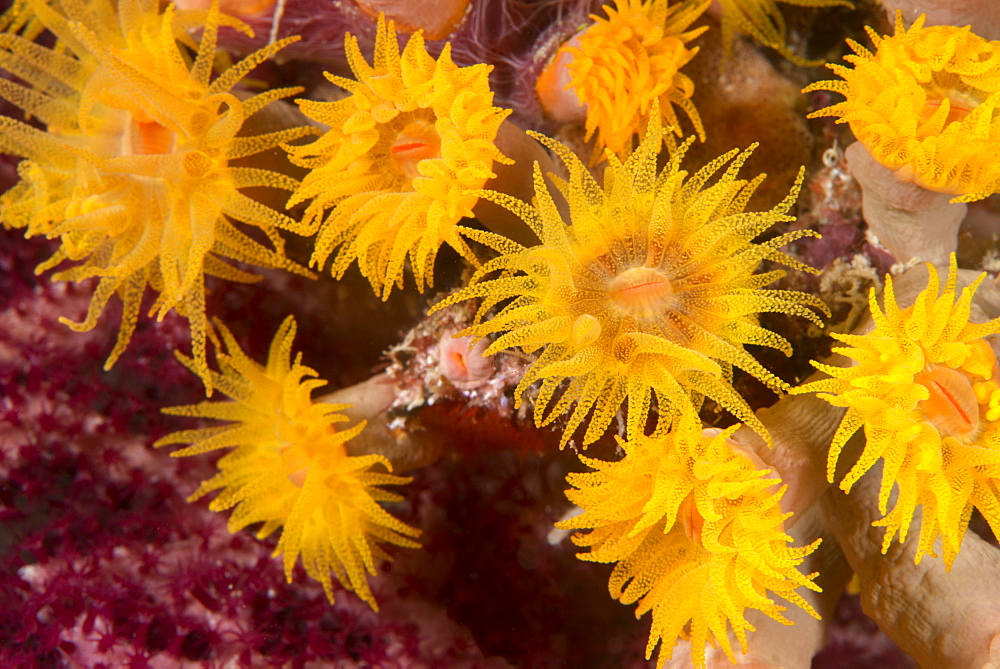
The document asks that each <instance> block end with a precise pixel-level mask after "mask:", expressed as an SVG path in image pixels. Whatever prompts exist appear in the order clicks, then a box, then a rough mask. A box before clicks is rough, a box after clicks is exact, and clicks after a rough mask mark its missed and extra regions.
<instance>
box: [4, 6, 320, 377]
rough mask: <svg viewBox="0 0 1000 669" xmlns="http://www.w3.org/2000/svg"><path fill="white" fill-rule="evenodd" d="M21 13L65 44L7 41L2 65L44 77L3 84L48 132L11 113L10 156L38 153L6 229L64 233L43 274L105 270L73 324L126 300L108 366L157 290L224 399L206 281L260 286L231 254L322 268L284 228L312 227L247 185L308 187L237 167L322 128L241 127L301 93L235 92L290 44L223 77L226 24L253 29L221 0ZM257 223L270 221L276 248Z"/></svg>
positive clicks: (80, 326)
mask: <svg viewBox="0 0 1000 669" xmlns="http://www.w3.org/2000/svg"><path fill="white" fill-rule="evenodd" d="M17 9H18V10H19V11H25V12H31V13H33V15H34V16H35V17H36V20H37V21H38V22H40V23H41V24H43V25H44V26H45V27H46V28H47V29H48V30H49V31H51V32H52V33H53V34H54V35H55V37H56V39H57V45H56V47H55V48H53V49H49V48H46V47H43V46H40V45H38V44H35V43H34V42H32V41H31V40H29V39H27V38H26V37H23V36H20V35H15V34H11V33H7V34H2V35H0V66H2V67H4V68H5V69H7V70H8V71H9V72H11V73H12V74H14V75H16V76H17V77H19V78H20V79H22V80H24V81H25V82H26V83H27V84H29V85H30V86H24V85H21V84H18V83H15V82H13V81H11V80H9V79H3V78H0V96H3V97H4V98H7V99H8V100H11V101H13V102H15V103H17V104H18V105H19V106H21V107H22V108H23V109H24V110H25V112H26V113H28V114H30V115H31V116H32V117H33V118H34V119H36V120H38V121H40V122H41V123H43V124H45V126H46V127H47V132H42V131H40V130H38V129H37V128H34V127H32V126H29V125H28V124H26V123H22V122H20V121H17V120H14V119H12V118H9V117H6V116H2V117H0V150H2V151H4V152H9V153H11V154H13V155H15V156H19V157H22V158H24V160H23V161H22V162H21V164H20V166H19V169H18V172H19V174H20V176H21V181H20V182H19V183H18V184H16V185H15V186H14V187H13V188H11V189H10V190H8V191H7V192H6V193H4V194H3V196H2V197H0V222H2V223H3V225H5V226H7V227H13V228H25V229H26V233H27V234H28V235H29V236H31V235H47V236H48V237H52V238H59V240H60V242H61V246H60V247H59V249H58V250H57V251H56V253H55V254H54V255H53V256H52V257H51V258H50V259H49V260H48V261H46V262H45V263H43V264H42V265H41V266H40V267H39V271H42V270H44V269H48V268H52V267H55V266H57V265H60V264H61V263H63V262H64V261H68V262H70V263H75V264H74V265H72V266H70V267H69V268H68V269H64V270H63V271H61V272H59V273H58V274H56V275H55V277H54V278H55V279H57V280H65V281H85V280H87V279H91V278H96V279H98V283H97V285H96V288H95V289H94V294H93V298H92V300H91V302H90V308H89V310H88V312H87V316H86V318H85V319H84V321H83V322H82V323H72V322H69V321H64V322H66V323H67V324H68V325H70V327H72V328H73V329H75V330H80V331H83V330H89V329H91V328H93V327H94V326H95V325H96V323H97V319H98V317H99V316H100V314H101V313H102V311H103V310H104V307H105V306H106V305H107V303H108V301H109V300H110V299H111V297H112V296H115V295H117V296H118V297H119V298H120V299H121V301H122V303H123V311H122V318H121V327H120V330H119V333H118V340H117V343H116V344H115V346H114V349H113V350H112V351H111V354H110V356H109V357H108V361H107V364H106V367H110V366H111V365H113V364H114V362H115V361H116V360H117V359H118V357H119V356H120V355H121V354H122V352H123V351H124V350H125V348H126V346H127V345H128V342H129V339H130V338H131V335H132V332H133V330H134V329H135V326H136V322H137V320H138V317H139V311H140V307H141V304H142V299H143V295H144V293H145V291H146V289H147V287H148V288H151V289H152V290H153V292H155V293H156V294H157V299H156V302H155V303H154V304H153V306H152V308H151V310H150V315H153V314H156V315H157V316H158V318H161V319H162V318H163V317H164V316H165V315H166V313H167V312H169V311H171V310H175V311H177V312H178V313H180V314H181V315H183V316H184V317H185V318H186V319H187V320H188V322H189V323H190V327H191V338H192V346H193V350H194V360H195V364H196V367H197V369H198V370H199V373H200V374H201V376H202V378H203V379H205V382H206V386H207V387H208V389H209V392H211V386H210V385H209V383H210V381H209V378H210V377H209V374H208V364H207V362H206V361H205V360H206V358H205V348H206V338H207V337H208V320H207V316H206V314H205V279H204V277H205V275H211V276H216V277H220V278H223V279H227V280H233V281H242V282H252V281H256V280H257V279H258V277H256V276H254V275H253V274H250V273H249V272H247V271H246V270H245V269H242V268H239V267H236V266H235V265H233V264H228V263H227V262H226V261H227V260H228V261H237V262H246V263H254V264H257V265H260V266H263V267H272V268H284V269H288V270H291V271H294V272H298V273H300V274H306V275H308V274H309V272H308V271H307V270H306V269H305V268H303V267H301V266H299V265H298V264H296V263H294V262H292V261H290V260H288V259H287V258H286V257H285V256H284V253H283V248H284V247H283V245H284V242H283V240H282V238H281V237H280V236H279V235H278V232H277V230H278V229H279V228H284V229H289V230H294V231H296V232H300V233H302V232H305V230H304V229H303V228H302V227H301V225H300V224H299V223H298V222H296V221H294V220H292V219H291V218H289V217H288V216H286V215H284V214H282V213H279V212H277V211H275V210H273V209H270V208H268V207H266V206H264V205H262V204H260V203H258V202H256V201H254V200H252V199H250V198H249V197H248V196H247V195H245V194H243V193H241V192H240V190H241V189H243V188H254V187H262V186H263V187H268V188H277V189H283V190H286V191H292V190H294V189H295V188H296V187H297V185H298V182H297V181H296V180H294V179H292V178H290V177H288V176H286V175H283V174H279V173H277V172H274V171H272V170H268V169H257V168H250V167H238V166H235V165H231V164H230V161H233V160H236V159H239V158H244V157H247V156H253V155H256V154H259V153H261V152H264V151H267V150H270V149H273V148H275V147H277V146H278V145H279V144H280V143H281V142H283V141H289V140H292V139H295V138H298V137H302V136H304V135H307V134H310V133H311V132H312V130H311V129H310V128H304V127H299V128H291V129H288V130H280V131H276V132H272V133H268V134H263V135H246V136H241V135H239V133H240V130H241V128H242V127H243V123H244V121H245V120H246V119H247V118H248V117H249V116H251V115H252V114H254V113H256V112H258V111H260V110H261V109H262V108H263V107H265V106H266V105H267V104H269V103H270V102H273V101H275V100H278V99H281V98H283V97H287V96H289V95H293V94H295V93H297V92H298V91H299V89H295V88H277V89H272V90H269V91H266V92H263V93H260V94H258V95H254V96H251V97H248V98H246V99H243V100H241V99H240V98H238V97H237V96H236V95H234V94H233V92H232V89H233V87H234V86H236V84H238V83H239V81H240V80H241V79H242V78H243V77H244V76H245V75H246V74H248V73H249V72H250V71H251V70H252V69H253V68H254V67H256V66H257V65H258V64H260V63H261V62H262V61H264V60H265V59H267V58H268V57H270V56H271V55H272V54H274V53H275V52H276V51H278V50H279V49H281V48H282V46H284V45H285V44H287V43H288V41H289V40H284V41H282V42H278V43H275V44H273V45H271V46H269V47H267V48H265V49H262V50H260V51H257V52H255V53H253V54H251V55H249V56H248V57H247V58H246V59H244V60H243V61H241V62H239V63H237V64H235V65H233V66H232V67H231V68H229V69H228V70H226V72H224V73H223V74H220V75H219V76H217V77H215V78H214V80H213V79H212V78H211V74H212V70H213V66H214V61H215V40H216V35H217V32H218V30H219V27H220V26H221V25H231V26H235V27H237V28H243V29H245V27H244V26H242V24H240V23H239V22H236V21H234V20H232V19H230V18H228V17H224V16H223V15H222V14H220V13H219V11H218V8H217V7H213V8H212V10H211V11H209V12H207V13H203V14H202V15H201V19H198V18H196V17H192V16H190V15H178V14H177V13H176V12H175V11H174V9H173V7H167V9H166V10H165V11H164V12H163V13H162V14H161V13H160V12H159V9H158V3H157V2H155V1H153V0H122V1H121V3H120V5H114V4H113V3H110V2H103V1H101V2H94V3H88V4H86V5H84V4H81V3H76V2H68V1H67V2H63V1H61V0H55V1H54V2H51V3H50V2H47V1H46V0H27V2H25V3H23V4H19V5H18V6H17ZM12 11H13V10H12ZM192 25H200V26H201V27H202V28H203V32H202V35H201V39H200V42H198V43H197V52H196V55H195V56H194V59H193V61H191V59H190V57H189V56H188V55H187V53H186V52H185V50H184V47H183V46H182V45H181V44H180V43H179V42H180V41H181V40H188V39H189V38H188V37H187V36H186V30H187V29H188V28H190V27H192ZM242 224H245V225H246V226H249V227H252V228H256V229H257V230H258V231H259V232H260V233H261V236H262V238H263V239H267V240H269V242H270V247H269V246H268V245H266V244H262V243H261V242H260V241H258V240H257V239H255V238H254V237H253V236H251V235H249V234H247V232H246V231H245V230H244V229H241V225H242Z"/></svg>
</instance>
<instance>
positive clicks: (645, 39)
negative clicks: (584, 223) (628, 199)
mask: <svg viewBox="0 0 1000 669" xmlns="http://www.w3.org/2000/svg"><path fill="white" fill-rule="evenodd" d="M708 5H709V2H708V1H707V0H684V1H683V2H680V3H675V4H673V5H670V4H669V3H668V0H646V1H645V2H643V1H642V0H615V4H614V8H612V7H611V6H605V7H604V8H603V9H604V12H605V13H606V14H607V18H603V17H600V16H598V15H596V14H593V15H591V17H590V18H591V19H593V20H594V24H593V25H591V26H589V27H587V28H586V29H584V30H583V31H582V32H581V33H580V34H579V36H578V44H577V45H576V46H572V45H568V46H564V47H562V49H561V50H562V51H566V52H567V53H568V54H570V55H571V56H572V58H570V59H568V65H567V68H568V70H569V75H570V82H569V85H568V87H567V88H568V89H569V90H571V91H572V92H573V93H575V94H576V97H577V98H578V99H579V101H580V102H581V103H582V104H584V105H586V109H587V118H586V133H587V134H586V139H587V140H589V139H590V138H591V137H592V136H593V135H594V134H595V133H596V134H597V139H596V141H595V143H594V152H593V157H592V159H591V160H592V162H596V161H597V160H600V159H602V158H603V157H604V151H605V149H608V150H610V151H612V152H614V153H615V154H617V155H618V157H619V158H622V159H624V158H625V156H626V155H627V154H628V153H630V152H631V150H632V147H633V137H635V135H637V134H638V133H639V131H640V130H641V129H642V128H645V127H646V125H647V123H648V119H649V114H650V111H651V109H652V105H653V101H654V100H657V101H658V102H659V110H660V114H661V115H662V118H663V121H664V122H665V124H666V125H667V126H669V127H671V128H672V129H673V133H668V134H666V135H664V141H665V142H666V143H667V145H668V147H670V149H671V150H673V149H675V148H676V141H675V139H674V135H675V134H676V136H677V137H682V136H683V134H682V131H681V123H680V121H679V120H678V118H677V114H676V112H675V111H674V108H675V107H676V108H677V109H680V110H681V111H682V112H684V114H685V116H687V118H688V120H689V121H690V122H691V124H692V125H693V126H694V129H695V131H696V132H697V133H698V136H699V137H700V138H701V140H702V141H704V139H705V128H704V126H703V125H702V123H701V117H700V116H699V115H698V110H697V108H696V107H695V106H694V103H693V102H692V101H691V95H692V94H693V93H694V82H693V81H691V78H690V77H688V76H687V75H686V74H684V73H683V72H681V68H682V67H684V66H685V65H686V64H687V63H688V62H690V61H691V59H692V58H694V56H695V54H697V53H698V47H694V48H689V47H688V44H689V43H690V42H691V41H692V40H693V39H695V38H696V37H698V36H699V35H701V34H702V33H703V32H705V30H707V29H708V28H707V27H701V28H696V29H694V30H687V29H688V28H689V27H690V26H691V24H692V23H693V22H694V21H696V20H697V19H698V17H699V16H701V14H702V13H703V12H704V11H705V9H706V8H708ZM685 31H687V32H685ZM559 55H560V54H558V53H557V55H556V58H557V59H558V58H559Z"/></svg>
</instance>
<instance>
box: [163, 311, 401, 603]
mask: <svg viewBox="0 0 1000 669" xmlns="http://www.w3.org/2000/svg"><path fill="white" fill-rule="evenodd" d="M295 330H296V328H295V320H294V319H293V318H292V317H288V318H287V319H285V321H284V323H282V325H281V327H280V328H279V329H278V332H277V334H276V335H275V337H274V341H273V342H272V343H271V348H270V351H269V353H268V359H267V365H266V366H265V365H260V364H258V363H256V362H254V361H253V360H252V359H250V358H249V357H248V356H247V355H246V354H245V353H244V352H243V351H242V350H241V349H240V347H239V344H237V343H236V341H235V339H234V338H233V336H232V335H231V334H230V333H229V331H228V330H227V329H226V328H224V327H221V326H220V331H221V334H222V337H223V340H224V342H225V347H226V349H227V350H226V352H225V353H219V355H218V362H219V369H220V371H219V372H215V371H213V372H211V374H212V377H213V383H214V385H215V387H216V388H218V389H219V390H220V391H222V392H223V393H224V394H225V395H226V396H228V397H230V398H231V399H232V400H233V401H232V402H207V401H206V402H201V403H199V404H194V405H188V406H179V407H171V408H169V409H164V413H168V414H171V415H175V416H191V417H198V418H213V419H217V420H224V421H228V423H227V424H225V425H220V426H213V427H207V428H202V429H194V430H184V431H181V432H175V433H173V434H170V435H167V436H166V437H164V438H162V439H160V440H159V441H157V442H156V444H155V446H167V445H171V444H190V445H189V446H187V447H186V448H183V449H181V450H178V451H175V452H174V453H172V454H171V455H173V456H174V457H183V456H191V455H199V454H201V453H208V452H210V451H215V450H218V449H223V448H225V449H232V450H230V452H229V453H227V454H226V455H224V456H223V457H222V459H220V460H219V463H218V467H219V473H218V474H216V475H215V476H213V477H212V478H210V479H209V480H207V481H205V482H203V483H202V484H201V486H200V487H199V488H198V489H197V490H196V491H195V492H194V494H193V495H191V497H190V498H189V499H190V501H195V500H197V499H199V498H201V497H203V496H205V495H207V494H209V493H212V492H215V491H219V494H218V495H217V496H216V497H215V499H213V500H212V502H211V503H210V504H209V508H210V509H211V510H213V511H224V510H226V509H233V512H232V515H230V517H229V531H230V532H238V531H239V530H241V529H243V528H244V527H246V526H247V525H252V524H254V523H263V525H262V527H261V528H260V530H259V531H258V532H257V536H258V538H261V539H263V538H265V537H267V536H268V535H270V534H271V533H273V532H274V531H275V530H278V529H281V539H280V540H279V541H278V546H277V548H275V552H274V554H275V556H278V555H282V554H283V555H284V568H285V575H286V577H287V578H288V581H289V582H291V581H292V572H293V569H294V567H295V563H296V561H297V560H298V558H299V556H300V555H301V556H302V562H303V564H304V566H305V569H306V573H308V574H309V576H311V577H312V578H314V579H316V580H317V581H319V582H320V583H322V584H323V590H324V591H325V592H326V595H327V597H328V598H329V599H330V601H331V602H332V601H333V581H332V579H331V573H332V574H333V576H335V577H336V579H337V580H338V581H339V582H340V583H341V584H342V585H343V586H344V587H346V588H348V589H350V590H352V591H354V592H355V593H357V595H358V596H359V597H361V598H362V599H363V600H365V601H366V602H368V604H370V605H371V607H372V608H374V609H375V610H378V604H377V602H376V601H375V597H374V596H373V595H372V592H371V589H370V588H369V586H368V581H367V578H366V573H367V574H373V575H374V574H375V560H376V558H385V557H387V555H386V553H385V551H384V550H383V549H382V548H381V547H380V545H379V544H380V543H391V544H394V545H396V546H403V547H408V548H419V546H420V544H419V543H417V542H416V541H414V540H413V539H412V537H416V536H418V535H419V534H420V530H418V529H416V528H414V527H411V526H409V525H407V524H406V523H404V522H402V521H401V520H399V519H397V518H395V517H393V516H392V515H391V514H389V513H388V512H387V511H386V510H385V509H383V508H382V507H381V506H380V505H379V502H398V501H401V500H402V497H400V496H399V495H397V494H395V493H391V492H388V491H387V490H384V489H383V486H392V485H402V484H405V483H408V482H409V481H410V479H409V478H404V477H401V476H394V475H393V474H390V473H388V472H391V471H392V466H391V464H390V463H389V460H388V459H387V458H386V457H385V456H382V455H363V456H350V455H348V454H347V451H346V449H345V443H346V442H347V441H349V440H350V439H352V438H353V437H354V436H356V435H357V434H358V433H359V432H360V431H361V430H362V429H363V428H364V425H365V423H364V421H362V422H360V423H358V424H356V425H354V426H352V427H350V428H347V429H341V428H339V427H338V426H339V424H340V423H345V422H347V421H348V420H349V419H348V418H347V417H346V416H344V415H343V413H341V412H342V411H343V410H344V409H347V408H348V405H342V404H322V403H316V402H313V400H312V392H313V391H314V390H316V389H317V388H320V387H322V386H324V385H326V381H323V380H321V379H317V378H315V377H316V371H315V370H313V369H310V368H309V367H306V366H304V365H303V364H302V362H301V357H302V356H301V354H298V355H296V356H295V360H294V362H293V361H292V357H291V351H292V343H293V340H294V338H295ZM178 357H180V359H181V361H182V362H183V363H184V364H186V365H187V366H188V367H189V368H190V369H191V370H192V371H196V369H195V365H194V362H193V361H192V360H191V359H190V358H187V357H184V356H178ZM382 469H384V470H385V471H380V470H382Z"/></svg>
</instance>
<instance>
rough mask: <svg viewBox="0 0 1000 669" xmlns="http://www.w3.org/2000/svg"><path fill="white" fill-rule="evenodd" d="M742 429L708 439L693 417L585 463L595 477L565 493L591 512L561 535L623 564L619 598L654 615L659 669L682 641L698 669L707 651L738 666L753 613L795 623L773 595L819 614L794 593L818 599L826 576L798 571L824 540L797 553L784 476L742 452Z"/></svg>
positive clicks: (616, 580)
mask: <svg viewBox="0 0 1000 669" xmlns="http://www.w3.org/2000/svg"><path fill="white" fill-rule="evenodd" d="M735 429H736V428H735V427H733V428H730V429H728V430H726V431H723V432H719V431H717V430H714V431H709V430H706V431H705V432H704V433H703V432H702V430H701V426H700V424H699V423H698V422H697V421H696V420H695V419H694V418H691V417H684V418H683V419H682V420H681V421H679V423H678V425H677V426H676V427H675V429H674V430H672V431H671V432H670V433H668V434H666V435H664V436H662V437H659V438H655V437H646V436H642V437H639V438H638V439H635V440H631V441H627V442H626V441H622V442H620V445H621V447H622V449H623V450H624V451H625V456H624V457H623V458H622V459H621V460H619V461H617V462H605V461H601V460H596V459H591V458H586V457H584V458H582V459H583V461H584V463H586V464H587V466H589V467H590V468H592V469H593V470H594V471H592V472H587V473H581V474H575V473H572V474H569V475H568V476H567V480H568V482H569V483H570V484H571V485H572V486H573V487H574V489H571V490H568V491H567V493H566V494H567V496H568V497H569V499H570V501H572V502H574V503H575V504H577V505H579V506H580V507H582V508H583V513H582V514H580V515H579V516H576V517H574V518H571V519H570V520H567V521H564V522H562V523H560V524H559V527H561V528H563V529H588V530H590V531H589V532H587V533H585V534H576V535H575V536H574V537H573V542H574V543H575V544H577V545H578V546H584V547H588V548H589V549H590V550H589V552H587V553H581V554H580V555H579V557H580V558H581V559H583V560H588V561H592V562H605V563H616V564H615V568H614V571H613V572H612V574H611V579H610V582H609V588H610V591H611V596H612V597H614V598H615V599H617V600H619V601H621V602H622V603H623V604H632V603H635V602H638V608H637V609H636V616H637V617H638V616H641V615H643V614H645V613H647V612H649V611H652V614H653V616H652V617H653V623H652V628H651V630H650V635H649V643H648V645H647V647H646V657H647V659H648V658H649V657H651V656H652V653H653V650H654V649H655V648H656V647H657V645H660V644H662V645H660V650H659V653H658V657H657V666H658V667H659V666H663V664H664V662H665V660H666V659H667V658H670V657H671V654H672V652H673V648H674V646H675V644H676V643H677V641H678V640H679V639H688V640H690V642H691V657H692V660H693V662H694V666H695V667H704V666H705V650H706V645H707V644H709V643H711V644H713V645H718V646H720V647H721V648H722V649H723V651H724V652H725V653H726V655H727V656H728V657H729V659H730V660H732V661H733V662H735V661H736V660H735V657H734V654H733V648H732V646H731V642H730V635H729V630H730V629H731V630H732V632H733V633H734V634H735V636H736V639H737V640H738V642H739V644H740V646H741V648H742V651H743V652H744V653H746V652H747V638H746V633H747V631H748V630H753V629H754V628H753V627H752V626H751V624H750V622H749V621H748V620H747V619H746V617H745V615H746V611H747V610H748V609H757V610H759V611H761V612H763V613H765V614H766V615H768V616H770V617H771V618H773V619H775V620H777V621H779V622H782V623H784V624H788V625H790V624H792V623H791V622H790V621H789V620H787V619H786V618H785V617H784V616H783V615H782V612H783V611H785V610H786V607H784V606H782V605H780V604H778V603H777V602H775V601H774V599H772V597H771V596H769V595H768V593H767V591H770V592H771V593H773V594H774V595H777V596H778V597H780V598H782V599H784V600H786V601H788V602H790V603H792V604H795V605H797V606H800V607H802V608H803V609H804V610H805V611H807V612H808V613H809V614H810V615H812V616H814V617H817V618H818V617H819V616H818V614H817V613H816V611H815V610H814V609H813V608H812V606H810V604H809V603H808V602H807V601H806V600H805V599H804V598H803V597H802V596H801V595H800V594H798V593H797V592H795V591H796V589H797V588H799V587H805V588H808V589H810V590H816V591H819V590H820V588H819V586H817V585H816V584H815V583H814V582H813V579H815V578H816V575H817V574H815V573H813V574H808V575H803V574H802V573H801V572H800V571H799V570H798V567H799V565H800V564H801V563H802V562H803V560H804V559H805V558H806V556H808V555H809V554H810V553H812V552H813V551H814V550H815V549H816V547H817V546H818V545H819V540H818V539H817V540H816V541H815V542H813V543H811V544H809V545H807V546H802V547H791V546H789V543H790V542H791V538H790V537H789V536H788V535H787V534H786V533H785V531H784V529H783V528H784V521H785V520H787V519H788V517H789V516H791V514H790V513H782V512H781V509H780V506H779V502H780V499H781V497H782V496H783V495H784V492H785V489H786V487H785V486H784V485H781V486H780V488H778V489H775V487H776V486H778V485H779V484H780V483H781V481H780V479H777V478H773V477H770V476H769V474H770V472H769V471H768V470H758V469H757V468H756V467H755V466H754V464H753V463H752V462H751V461H750V459H749V458H747V457H746V456H745V455H743V454H742V453H741V452H740V451H738V450H736V449H734V448H733V446H732V445H731V443H730V442H729V441H728V438H729V436H730V435H731V434H732V432H733V431H734V430H735ZM713 433H715V434H713Z"/></svg>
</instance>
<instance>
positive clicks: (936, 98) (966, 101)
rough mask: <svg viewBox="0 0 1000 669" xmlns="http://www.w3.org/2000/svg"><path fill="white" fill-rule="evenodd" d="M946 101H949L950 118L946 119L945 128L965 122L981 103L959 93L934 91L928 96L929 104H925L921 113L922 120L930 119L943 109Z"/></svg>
mask: <svg viewBox="0 0 1000 669" xmlns="http://www.w3.org/2000/svg"><path fill="white" fill-rule="evenodd" d="M945 100H947V101H948V118H947V119H945V126H947V125H948V124H950V123H955V122H961V121H963V120H965V117H966V116H968V115H969V114H971V113H972V110H973V109H975V108H976V107H977V106H978V105H979V101H978V100H976V99H975V98H973V97H972V96H971V95H966V94H964V93H961V92H959V91H955V90H947V91H934V92H932V93H930V94H929V95H928V96H927V102H925V103H924V108H923V109H922V110H921V112H920V117H921V119H922V120H924V121H926V120H928V119H930V117H931V116H933V115H934V114H935V113H936V112H937V110H938V109H940V108H941V105H942V104H944V101H945Z"/></svg>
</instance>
